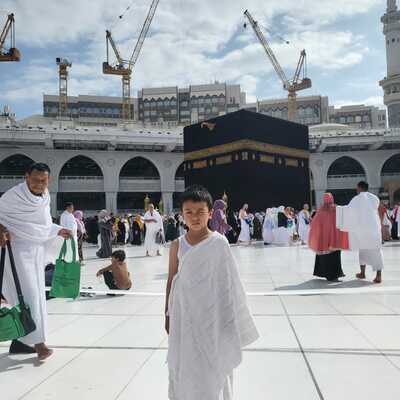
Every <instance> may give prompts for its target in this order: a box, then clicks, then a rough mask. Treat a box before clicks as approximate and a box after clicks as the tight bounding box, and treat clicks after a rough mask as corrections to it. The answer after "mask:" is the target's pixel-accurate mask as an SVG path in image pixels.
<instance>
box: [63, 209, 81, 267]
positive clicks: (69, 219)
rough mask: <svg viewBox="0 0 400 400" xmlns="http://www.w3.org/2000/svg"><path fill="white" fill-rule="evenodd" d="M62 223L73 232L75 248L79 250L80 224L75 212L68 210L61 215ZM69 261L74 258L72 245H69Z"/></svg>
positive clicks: (67, 257)
mask: <svg viewBox="0 0 400 400" xmlns="http://www.w3.org/2000/svg"><path fill="white" fill-rule="evenodd" d="M60 225H61V226H62V227H63V228H66V229H68V230H70V231H71V232H72V237H73V239H74V241H75V249H76V251H78V224H77V222H76V219H75V217H74V215H73V214H71V213H70V212H68V211H64V212H63V213H62V214H61V216H60ZM67 253H68V254H67V256H66V259H67V261H69V260H72V257H73V256H72V252H71V250H70V246H67Z"/></svg>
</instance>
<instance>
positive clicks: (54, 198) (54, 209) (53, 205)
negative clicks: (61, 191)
mask: <svg viewBox="0 0 400 400" xmlns="http://www.w3.org/2000/svg"><path fill="white" fill-rule="evenodd" d="M50 213H51V216H52V217H53V218H56V217H58V215H57V192H50Z"/></svg>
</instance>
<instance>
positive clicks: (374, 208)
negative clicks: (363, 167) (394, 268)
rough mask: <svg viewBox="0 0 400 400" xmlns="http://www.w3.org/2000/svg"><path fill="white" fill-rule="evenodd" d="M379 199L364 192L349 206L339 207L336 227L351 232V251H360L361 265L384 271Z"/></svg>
mask: <svg viewBox="0 0 400 400" xmlns="http://www.w3.org/2000/svg"><path fill="white" fill-rule="evenodd" d="M378 207H379V198H378V197H377V196H375V195H374V194H372V193H369V192H362V193H360V194H358V195H357V196H355V197H354V198H353V199H352V200H351V202H350V203H349V205H347V206H343V207H342V206H337V208H336V226H337V228H338V229H340V230H341V231H344V232H349V245H350V250H359V258H360V260H359V261H360V265H371V266H372V268H373V270H374V271H381V270H382V269H383V253H382V230H381V221H380V218H379V214H378Z"/></svg>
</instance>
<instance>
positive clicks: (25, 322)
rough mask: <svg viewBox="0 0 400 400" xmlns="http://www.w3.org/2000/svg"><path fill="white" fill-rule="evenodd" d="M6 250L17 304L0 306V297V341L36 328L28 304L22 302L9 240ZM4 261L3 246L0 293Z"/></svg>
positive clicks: (0, 267) (1, 283)
mask: <svg viewBox="0 0 400 400" xmlns="http://www.w3.org/2000/svg"><path fill="white" fill-rule="evenodd" d="M7 250H8V256H9V259H10V267H11V272H12V275H13V278H14V283H15V288H16V291H17V295H18V302H19V304H18V305H16V306H14V307H12V308H7V307H1V298H0V342H5V341H8V340H14V339H18V338H21V337H23V336H26V335H28V334H29V333H31V332H33V331H34V330H35V329H36V325H35V322H34V321H33V319H32V316H31V312H30V309H29V307H28V305H26V304H25V302H24V296H23V295H22V290H21V284H20V282H19V278H18V274H17V269H16V267H15V262H14V256H13V253H12V249H11V244H10V242H9V241H8V242H7ZM5 262H6V248H5V247H3V248H2V249H1V256H0V293H1V291H2V288H3V276H4V269H5Z"/></svg>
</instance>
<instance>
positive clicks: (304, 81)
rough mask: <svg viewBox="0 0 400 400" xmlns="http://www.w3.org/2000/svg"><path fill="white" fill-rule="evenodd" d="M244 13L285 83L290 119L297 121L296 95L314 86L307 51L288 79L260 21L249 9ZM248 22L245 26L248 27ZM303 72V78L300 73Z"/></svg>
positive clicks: (303, 52) (301, 56)
mask: <svg viewBox="0 0 400 400" xmlns="http://www.w3.org/2000/svg"><path fill="white" fill-rule="evenodd" d="M244 15H245V16H246V17H247V19H248V20H249V22H250V25H251V26H252V27H253V30H254V32H255V34H256V36H257V38H258V40H259V41H260V43H261V44H262V46H263V48H264V50H265V52H266V53H267V56H268V58H269V59H270V61H271V63H272V65H273V67H274V69H275V71H276V73H277V74H278V75H279V78H280V79H281V81H282V83H283V89H284V90H287V91H288V120H289V121H296V118H297V107H296V97H297V92H298V91H300V90H304V89H309V88H310V87H311V86H312V82H311V79H309V78H307V77H306V74H307V59H306V51H305V50H302V51H301V53H300V58H299V61H298V63H297V68H296V71H295V73H294V76H293V78H292V79H291V80H288V79H287V77H286V74H285V71H284V70H283V69H282V67H281V65H280V64H279V62H278V60H277V58H276V57H275V54H274V52H273V51H272V48H271V46H270V45H269V43H268V41H267V39H266V38H265V36H264V34H263V33H262V32H261V29H260V27H259V26H258V22H257V21H255V20H254V19H253V17H252V16H251V14H250V13H249V11H248V10H246V11H245V12H244ZM246 26H247V25H246V24H244V27H245V28H246ZM302 73H303V75H302V77H301V80H300V75H301V74H302Z"/></svg>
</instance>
